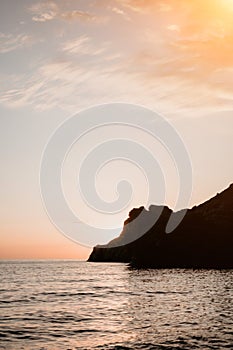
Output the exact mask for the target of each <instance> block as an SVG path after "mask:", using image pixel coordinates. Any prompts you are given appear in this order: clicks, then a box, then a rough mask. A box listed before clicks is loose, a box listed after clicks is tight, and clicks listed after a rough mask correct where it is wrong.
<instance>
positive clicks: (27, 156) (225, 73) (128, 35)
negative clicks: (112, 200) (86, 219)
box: [0, 0, 233, 259]
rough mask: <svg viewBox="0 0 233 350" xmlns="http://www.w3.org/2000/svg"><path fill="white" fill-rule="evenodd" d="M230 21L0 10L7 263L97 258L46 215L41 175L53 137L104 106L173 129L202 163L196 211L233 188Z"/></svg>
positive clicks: (210, 1)
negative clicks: (158, 119) (145, 113)
mask: <svg viewBox="0 0 233 350" xmlns="http://www.w3.org/2000/svg"><path fill="white" fill-rule="evenodd" d="M232 18H233V1H231V0H206V1H201V0H173V1H172V0H166V1H165V0H159V1H157V0H154V1H153V0H144V1H143V0H79V1H76V0H68V1H64V0H63V1H61V0H60V1H32V0H30V1H27V0H22V1H13V0H9V1H1V4H0V81H1V83H0V103H1V105H0V118H1V128H0V143H1V148H0V159H1V173H0V188H1V195H0V201H1V213H0V235H1V236H0V239H1V246H0V258H80V259H84V258H86V257H87V256H88V254H89V252H90V248H84V247H81V246H79V245H77V244H75V243H73V242H71V241H69V240H68V239H67V238H65V237H64V236H62V235H61V234H60V233H59V232H58V231H57V230H56V229H55V228H54V227H53V225H52V224H51V223H50V221H49V219H48V217H47V215H46V214H45V212H44V210H43V206H42V203H41V198H40V189H39V166H40V159H41V156H42V152H43V149H44V147H45V145H46V143H47V141H48V139H49V137H50V135H51V134H52V132H53V131H54V130H55V128H56V127H57V126H58V125H59V124H60V123H61V122H63V121H64V120H66V119H67V118H68V117H69V116H70V115H72V114H74V113H77V112H78V111H80V110H82V109H83V108H87V107H90V106H92V105H95V104H101V103H108V102H126V103H135V104H142V105H144V106H146V107H148V108H151V109H154V110H157V111H158V112H159V113H161V114H163V115H164V116H165V117H166V118H167V119H168V120H169V121H170V123H171V124H172V125H173V126H174V127H175V128H176V129H177V131H178V132H179V134H180V135H181V137H182V139H183V140H184V143H185V144H186V147H187V149H188V151H189V154H190V157H191V160H192V164H193V172H194V173H193V175H194V188H193V196H192V200H191V203H190V205H194V204H197V203H200V202H202V201H204V200H206V199H207V198H209V197H211V196H212V195H214V194H215V193H216V192H219V191H221V190H222V189H224V188H225V187H228V185H229V184H230V183H232V182H233V163H232V151H233V21H232ZM139 187H140V186H139ZM170 187H171V189H172V183H171V184H170ZM171 197H172V196H171ZM168 198H169V195H168ZM143 202H144V198H143V192H142V191H141V192H140V191H139V194H138V196H137V197H136V199H135V200H134V202H133V203H131V205H132V206H135V205H140V204H143ZM167 204H169V205H170V206H171V207H172V199H171V200H170V201H169V200H168V203H167ZM124 215H126V212H125V213H124ZM124 219H125V216H122V217H121V218H119V222H121V223H123V220H124ZM93 220H94V218H93Z"/></svg>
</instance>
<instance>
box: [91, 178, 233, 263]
mask: <svg viewBox="0 0 233 350" xmlns="http://www.w3.org/2000/svg"><path fill="white" fill-rule="evenodd" d="M158 210H161V207H157V206H154V205H152V206H150V208H149V210H146V209H145V208H144V207H140V208H137V209H133V210H131V211H130V213H129V217H128V219H127V220H126V221H125V223H124V228H123V230H122V233H121V234H120V236H119V237H118V238H116V239H114V240H113V241H111V242H109V243H108V244H107V245H105V246H96V247H94V248H93V251H92V253H91V255H90V257H89V259H88V261H96V262H125V263H130V264H131V265H132V266H133V267H138V268H141V267H144V268H233V185H231V186H230V187H229V188H228V189H226V190H225V191H223V192H222V193H220V194H217V195H216V196H215V197H214V198H212V199H210V200H208V201H206V202H205V203H203V204H201V205H199V206H196V207H193V208H192V209H189V210H188V211H187V213H186V215H185V217H184V219H183V221H182V222H181V223H180V225H179V226H178V227H177V228H176V229H175V230H174V231H173V232H172V233H170V234H167V233H166V232H165V228H166V225H167V222H168V220H169V218H170V216H171V215H178V214H179V213H173V212H172V211H171V210H170V209H169V208H168V207H164V208H163V209H162V213H161V215H160V217H159V219H158V220H157V222H156V223H155V224H154V225H153V226H152V228H151V229H149V230H148V231H147V232H146V233H145V234H144V235H143V236H142V237H139V238H137V237H136V240H134V241H131V237H133V235H134V231H135V232H136V231H138V230H135V229H136V228H137V229H138V225H142V224H143V223H144V222H145V220H147V219H148V220H150V219H151V217H153V216H154V215H156V212H157V211H158ZM139 214H140V217H139ZM142 214H143V215H142ZM141 217H142V219H141ZM136 218H138V219H139V220H135V219H136ZM134 222H135V223H136V222H137V224H135V225H137V227H136V226H134V225H132V223H133V224H134ZM129 223H131V225H130V229H128V226H129V225H128V224H129ZM129 237H130V240H127V238H129ZM127 241H130V243H127Z"/></svg>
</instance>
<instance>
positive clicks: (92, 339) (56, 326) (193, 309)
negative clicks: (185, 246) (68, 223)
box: [0, 260, 233, 350]
mask: <svg viewBox="0 0 233 350" xmlns="http://www.w3.org/2000/svg"><path fill="white" fill-rule="evenodd" d="M0 275H1V286H0V307H1V310H0V349H7V350H8V349H13V350H17V349H33V350H37V349H41V350H42V349H62V350H66V349H67V350H68V349H90V350H93V349H99V350H100V349H104V350H108V349H111V350H113V349H117V350H123V349H156V350H168V349H187V350H189V349H201V350H205V349H206V350H207V349H216V350H222V349H233V300H232V297H233V288H232V287H233V270H186V269H171V270H168V269H164V270H163V269H160V270H150V269H148V270H135V269H132V268H130V267H129V266H128V265H127V264H119V263H91V262H84V261H73V260H72V261H71V260H55V261H45V260H44V261H1V262H0Z"/></svg>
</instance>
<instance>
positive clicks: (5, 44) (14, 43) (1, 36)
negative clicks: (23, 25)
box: [0, 33, 32, 53]
mask: <svg viewBox="0 0 233 350" xmlns="http://www.w3.org/2000/svg"><path fill="white" fill-rule="evenodd" d="M31 43H32V37H31V36H30V35H27V34H17V35H14V34H5V33H0V53H7V52H10V51H14V50H16V49H20V48H23V47H25V46H28V45H30V44H31Z"/></svg>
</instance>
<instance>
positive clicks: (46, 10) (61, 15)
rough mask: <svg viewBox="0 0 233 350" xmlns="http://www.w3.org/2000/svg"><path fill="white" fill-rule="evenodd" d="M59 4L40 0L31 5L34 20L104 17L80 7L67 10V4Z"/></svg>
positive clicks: (98, 19) (91, 19)
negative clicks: (82, 9) (40, 0)
mask: <svg viewBox="0 0 233 350" xmlns="http://www.w3.org/2000/svg"><path fill="white" fill-rule="evenodd" d="M64 5H66V4H63V6H62V7H61V6H59V5H58V4H57V3H55V2H52V1H45V2H38V3H35V4H33V5H32V6H30V7H29V12H30V13H31V14H32V20H33V21H35V22H47V21H51V20H54V19H58V20H59V19H63V20H68V21H69V20H81V21H96V22H99V21H101V20H102V18H100V17H97V16H95V15H94V14H92V13H89V12H86V11H81V10H79V9H72V10H70V9H69V10H66V8H65V6H64Z"/></svg>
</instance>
